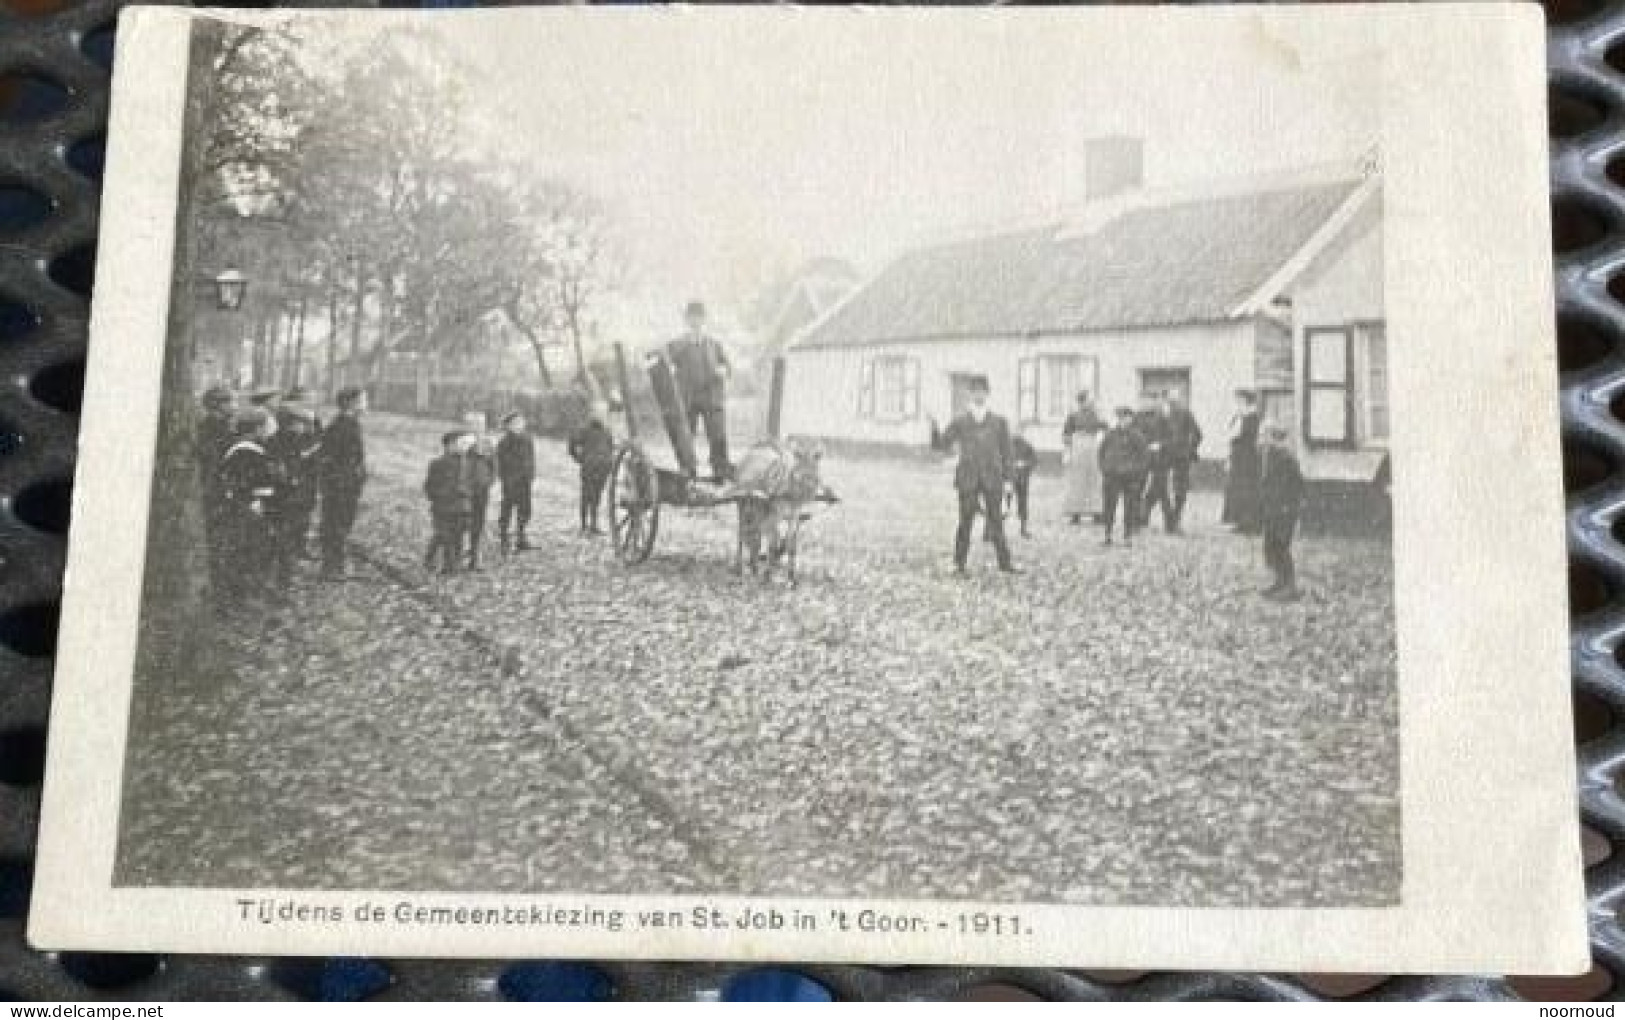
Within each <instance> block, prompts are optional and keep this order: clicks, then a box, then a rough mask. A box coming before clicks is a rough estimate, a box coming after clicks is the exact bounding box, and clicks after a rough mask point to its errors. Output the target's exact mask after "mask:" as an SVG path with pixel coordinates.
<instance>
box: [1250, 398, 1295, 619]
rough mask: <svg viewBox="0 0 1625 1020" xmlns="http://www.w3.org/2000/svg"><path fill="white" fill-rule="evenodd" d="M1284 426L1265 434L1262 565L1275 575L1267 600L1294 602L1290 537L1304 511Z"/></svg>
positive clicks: (1262, 484) (1266, 595) (1261, 487)
mask: <svg viewBox="0 0 1625 1020" xmlns="http://www.w3.org/2000/svg"><path fill="white" fill-rule="evenodd" d="M1288 435H1289V433H1288V432H1287V428H1286V426H1285V425H1281V424H1276V423H1272V424H1271V425H1270V426H1269V427H1268V428H1267V429H1265V430H1264V437H1265V441H1264V446H1263V451H1262V452H1263V455H1264V456H1263V460H1264V465H1263V480H1262V482H1261V483H1260V485H1259V497H1260V500H1259V501H1260V509H1261V510H1262V512H1263V519H1264V563H1265V565H1267V566H1268V567H1269V568H1270V572H1271V573H1273V574H1274V575H1275V583H1274V584H1272V585H1270V586H1269V587H1268V588H1266V589H1264V591H1263V595H1264V597H1265V598H1267V599H1274V600H1275V601H1277V602H1295V601H1297V599H1298V598H1299V597H1300V596H1299V592H1298V571H1297V565H1296V564H1295V563H1294V562H1293V560H1292V536H1293V533H1294V532H1296V531H1297V529H1298V513H1299V511H1300V510H1301V509H1302V508H1303V471H1302V470H1301V469H1300V468H1299V467H1298V455H1297V454H1296V453H1295V452H1293V449H1292V443H1291V442H1290V440H1289V439H1288Z"/></svg>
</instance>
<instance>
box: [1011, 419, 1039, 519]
mask: <svg viewBox="0 0 1625 1020" xmlns="http://www.w3.org/2000/svg"><path fill="white" fill-rule="evenodd" d="M1010 454H1011V457H1012V459H1013V463H1012V464H1011V469H1010V486H1011V488H1012V489H1014V490H1015V492H1014V493H1013V495H1014V496H1015V499H1016V516H1017V517H1018V518H1019V519H1020V520H1021V537H1022V538H1032V537H1033V536H1032V533H1031V532H1029V531H1028V530H1027V493H1028V490H1029V488H1030V487H1031V485H1032V480H1033V469H1034V468H1035V467H1037V466H1038V451H1037V450H1034V449H1033V444H1032V443H1030V442H1028V441H1027V433H1026V430H1025V429H1023V428H1020V427H1018V428H1017V429H1016V434H1015V435H1013V436H1011V437H1010Z"/></svg>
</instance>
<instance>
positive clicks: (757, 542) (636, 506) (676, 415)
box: [608, 344, 838, 585]
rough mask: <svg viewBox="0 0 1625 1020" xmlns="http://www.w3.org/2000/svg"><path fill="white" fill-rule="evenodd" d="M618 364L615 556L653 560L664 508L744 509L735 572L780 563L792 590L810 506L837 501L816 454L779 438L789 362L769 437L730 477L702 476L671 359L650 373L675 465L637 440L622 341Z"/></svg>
mask: <svg viewBox="0 0 1625 1020" xmlns="http://www.w3.org/2000/svg"><path fill="white" fill-rule="evenodd" d="M615 363H616V370H617V372H618V373H619V376H620V379H619V382H620V388H621V404H622V407H623V408H624V410H625V414H626V435H627V439H626V441H625V442H624V443H621V444H619V445H618V446H617V448H616V450H615V459H614V462H613V466H612V467H611V469H610V476H609V485H608V490H609V491H608V499H609V508H610V513H609V533H610V541H611V543H612V545H613V547H614V550H615V556H616V558H617V559H619V560H620V561H621V562H622V563H623V564H625V565H627V566H629V567H630V566H636V565H637V564H639V563H642V562H644V561H645V560H647V559H648V558H649V556H650V554H651V553H652V552H653V551H654V545H655V539H656V537H657V536H658V535H659V534H660V513H661V507H663V506H669V507H676V508H678V509H684V510H702V509H710V508H715V507H718V506H725V505H729V504H732V505H734V506H736V507H737V508H738V511H739V527H738V532H737V542H736V546H735V561H734V568H735V570H736V571H738V572H739V573H741V574H742V573H744V572H745V571H746V570H747V569H748V570H750V571H751V572H753V573H754V572H757V571H758V569H759V568H761V567H763V566H764V565H765V568H766V570H765V572H764V579H766V578H770V577H771V576H772V572H773V569H774V567H776V566H778V565H781V564H782V565H783V566H784V567H785V574H786V577H787V578H788V580H789V582H790V583H791V584H792V585H794V584H795V583H796V554H797V549H798V546H799V540H800V534H801V525H802V524H803V523H805V521H806V520H808V518H809V517H810V514H808V513H807V512H806V507H807V505H808V504H809V503H813V502H821V503H835V502H838V500H837V499H836V497H835V496H834V494H833V493H831V492H830V491H829V489H828V487H826V486H825V485H823V483H822V482H821V481H820V479H819V475H818V468H819V454H818V453H817V452H816V451H810V450H806V449H801V448H797V447H794V446H791V445H789V444H787V443H784V442H782V441H780V439H779V420H780V419H779V414H780V409H781V406H782V403H783V399H784V359H782V358H777V359H775V360H774V362H773V377H772V385H771V387H770V388H769V397H768V414H767V429H766V438H764V439H763V440H762V441H760V442H758V443H757V444H756V445H754V446H752V447H751V448H750V449H749V450H748V451H747V452H746V454H745V456H744V457H743V458H742V459H741V460H740V462H739V464H738V465H737V468H736V471H735V473H734V477H733V478H731V479H724V478H715V479H701V478H699V477H698V472H697V468H696V458H695V453H694V436H693V434H692V433H691V432H690V431H689V426H688V415H687V413H686V409H685V408H684V406H683V397H682V393H681V391H680V389H679V388H678V386H677V384H676V379H675V376H674V373H673V371H672V366H671V362H670V361H669V360H668V359H667V358H666V356H665V355H664V354H662V353H658V352H657V353H653V354H650V355H649V356H648V357H647V359H646V364H645V368H646V370H647V373H648V377H649V384H650V389H651V391H652V393H653V395H654V400H655V404H656V405H657V407H658V409H659V412H660V420H661V423H662V424H663V425H664V426H665V431H666V435H667V438H668V439H669V440H670V441H671V446H672V450H673V452H674V454H675V455H676V459H677V461H678V467H676V468H670V467H663V466H660V465H658V464H656V463H655V462H654V460H653V459H652V458H651V456H650V455H649V453H648V451H647V449H646V448H645V446H644V444H643V442H642V440H641V438H640V436H639V430H638V420H637V414H636V413H635V410H634V406H633V400H632V394H633V390H632V387H631V385H630V384H631V376H630V373H629V372H628V370H627V365H626V352H625V350H624V349H623V348H622V346H621V345H620V344H616V345H615Z"/></svg>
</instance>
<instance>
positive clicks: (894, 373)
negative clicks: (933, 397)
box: [860, 355, 920, 421]
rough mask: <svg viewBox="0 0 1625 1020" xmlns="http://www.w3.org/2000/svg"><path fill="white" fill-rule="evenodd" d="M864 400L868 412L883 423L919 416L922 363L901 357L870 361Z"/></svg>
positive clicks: (864, 374)
mask: <svg viewBox="0 0 1625 1020" xmlns="http://www.w3.org/2000/svg"><path fill="white" fill-rule="evenodd" d="M860 401H861V402H862V404H863V406H864V408H865V411H864V413H865V414H866V415H868V416H870V417H873V418H876V419H878V420H880V421H908V420H911V419H914V418H917V417H919V414H920V363H919V362H918V361H917V360H915V359H914V358H909V357H904V356H901V355H894V356H888V357H884V358H875V359H874V360H872V361H869V362H866V363H865V365H864V369H863V391H862V395H861V397H860Z"/></svg>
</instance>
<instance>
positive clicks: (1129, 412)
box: [1117, 404, 1134, 418]
mask: <svg viewBox="0 0 1625 1020" xmlns="http://www.w3.org/2000/svg"><path fill="white" fill-rule="evenodd" d="M1117 417H1119V418H1132V417H1134V408H1132V407H1130V406H1128V405H1127V404H1124V405H1123V406H1122V407H1119V408H1118V409H1117Z"/></svg>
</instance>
